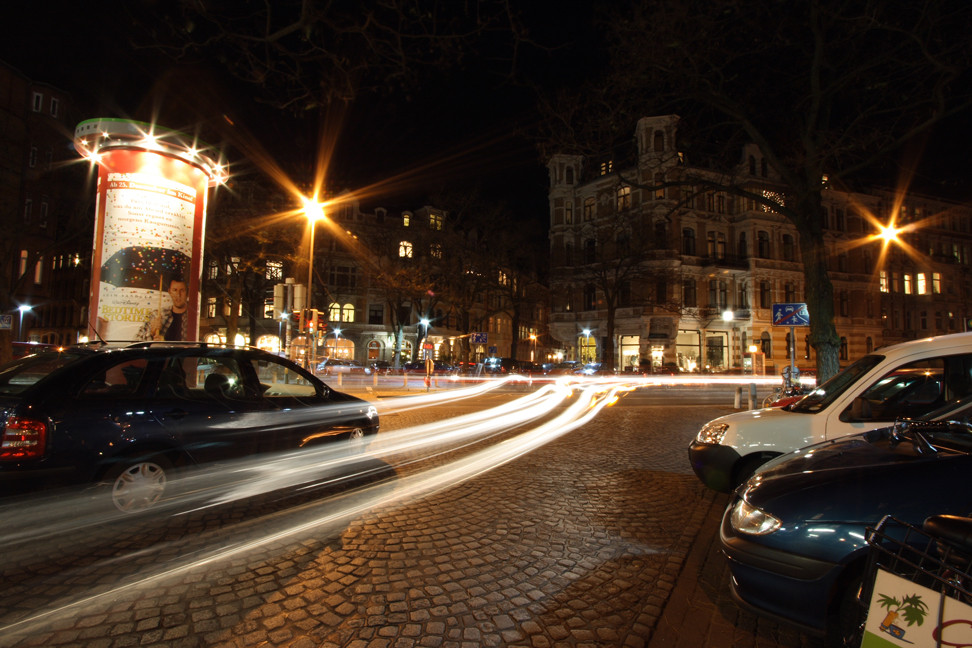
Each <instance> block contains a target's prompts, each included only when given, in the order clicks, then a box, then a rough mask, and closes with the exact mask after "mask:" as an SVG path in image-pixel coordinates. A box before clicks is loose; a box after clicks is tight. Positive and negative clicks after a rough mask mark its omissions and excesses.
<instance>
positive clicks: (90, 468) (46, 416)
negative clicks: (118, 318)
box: [0, 342, 378, 512]
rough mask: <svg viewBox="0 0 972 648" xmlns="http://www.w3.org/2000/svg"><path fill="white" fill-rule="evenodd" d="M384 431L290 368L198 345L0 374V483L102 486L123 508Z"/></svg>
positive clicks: (257, 355) (56, 356)
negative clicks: (242, 464)
mask: <svg viewBox="0 0 972 648" xmlns="http://www.w3.org/2000/svg"><path fill="white" fill-rule="evenodd" d="M377 432H378V416H377V413H376V411H375V408H374V407H373V406H371V405H370V404H369V403H367V402H366V401H364V400H361V399H359V398H356V397H354V396H350V395H348V394H344V393H341V392H338V391H336V390H334V389H331V388H330V387H328V386H327V385H325V384H324V383H322V382H321V381H320V380H318V379H317V378H315V377H314V376H312V375H311V374H310V373H309V372H307V371H305V370H304V369H303V368H301V367H298V366H297V365H296V364H294V363H293V362H290V361H289V360H286V359H284V358H280V357H278V356H276V355H272V354H269V353H266V352H264V351H260V350H259V349H253V348H226V347H212V346H209V345H206V344H201V343H200V344H195V343H188V344H187V343H175V344H165V343H151V342H146V343H140V344H135V345H131V346H125V347H99V348H89V347H71V348H67V349H64V350H63V351H47V352H43V353H38V354H35V355H31V356H28V357H26V358H22V359H20V360H16V361H14V362H11V363H9V364H7V365H4V366H3V367H0V483H2V484H5V485H6V486H8V487H11V488H6V487H5V488H4V489H3V490H4V491H14V490H17V488H12V487H14V486H16V487H18V488H19V489H23V488H33V487H35V486H38V487H43V486H47V485H52V484H60V483H68V484H105V485H107V491H108V493H110V499H111V501H112V503H113V504H114V506H115V507H116V508H117V509H119V510H121V511H126V512H128V511H138V510H143V509H146V508H149V507H151V506H153V505H154V504H155V503H156V502H158V501H159V500H160V499H161V498H162V497H164V496H165V495H166V488H167V484H168V483H169V481H170V478H171V476H172V473H173V470H174V469H175V468H180V467H189V466H196V465H200V464H204V463H209V462H214V461H219V460H225V459H230V458H235V457H248V456H252V455H257V454H261V453H269V452H276V451H285V450H293V449H299V448H305V447H308V446H312V445H317V444H319V443H323V442H328V441H334V440H341V439H343V440H345V441H346V442H347V441H348V440H350V442H351V443H352V444H353V446H354V447H355V448H359V447H360V448H363V447H364V445H365V443H366V442H367V441H368V440H369V439H371V438H372V437H373V436H374V435H375V434H376V433H377Z"/></svg>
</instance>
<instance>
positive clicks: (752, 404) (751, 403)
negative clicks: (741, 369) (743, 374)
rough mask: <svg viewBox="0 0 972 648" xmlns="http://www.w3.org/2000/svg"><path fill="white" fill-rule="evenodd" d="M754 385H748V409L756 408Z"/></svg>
mask: <svg viewBox="0 0 972 648" xmlns="http://www.w3.org/2000/svg"><path fill="white" fill-rule="evenodd" d="M756 403H757V400H756V383H749V409H753V408H754V407H756Z"/></svg>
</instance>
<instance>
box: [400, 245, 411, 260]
mask: <svg viewBox="0 0 972 648" xmlns="http://www.w3.org/2000/svg"><path fill="white" fill-rule="evenodd" d="M398 256H399V258H402V259H411V258H412V244H411V243H409V242H408V241H402V242H400V243H399V244H398Z"/></svg>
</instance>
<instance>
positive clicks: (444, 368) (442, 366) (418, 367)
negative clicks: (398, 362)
mask: <svg viewBox="0 0 972 648" xmlns="http://www.w3.org/2000/svg"><path fill="white" fill-rule="evenodd" d="M402 370H403V371H404V372H405V373H407V374H423V375H424V374H425V373H426V371H427V368H426V366H425V360H416V361H414V362H406V363H405V364H404V365H402ZM451 372H452V366H451V365H448V364H446V363H444V362H440V361H438V360H433V361H432V375H434V376H444V375H446V374H449V373H451Z"/></svg>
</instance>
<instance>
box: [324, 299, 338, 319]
mask: <svg viewBox="0 0 972 648" xmlns="http://www.w3.org/2000/svg"><path fill="white" fill-rule="evenodd" d="M327 319H328V320H329V321H331V322H340V321H341V304H338V303H335V302H332V303H331V304H330V305H328V307H327Z"/></svg>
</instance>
